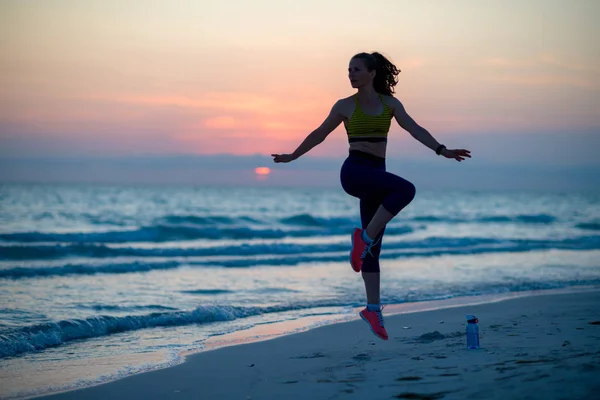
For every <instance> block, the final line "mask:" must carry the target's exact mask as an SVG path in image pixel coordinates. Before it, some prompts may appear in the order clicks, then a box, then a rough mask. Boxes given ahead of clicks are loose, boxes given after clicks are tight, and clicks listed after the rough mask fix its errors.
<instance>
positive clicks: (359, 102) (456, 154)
mask: <svg viewBox="0 0 600 400" xmlns="http://www.w3.org/2000/svg"><path fill="white" fill-rule="evenodd" d="M399 73H400V70H399V69H398V68H396V66H395V65H394V64H392V63H391V62H390V61H389V60H388V59H387V58H385V57H384V56H383V55H381V54H380V53H377V52H375V53H370V54H369V53H359V54H357V55H355V56H354V57H352V59H351V60H350V65H349V68H348V78H349V79H350V84H351V85H352V87H353V88H355V89H357V93H355V94H354V95H352V96H350V97H346V98H344V99H341V100H339V101H337V102H336V103H335V104H334V106H333V108H332V109H331V112H330V114H329V116H328V117H327V118H326V119H325V121H324V122H323V123H322V124H321V126H319V127H318V128H317V129H315V130H314V131H313V132H311V133H310V134H309V135H308V136H307V137H306V139H304V141H303V142H302V144H300V146H298V148H297V149H296V150H295V151H294V152H293V153H291V154H271V155H272V156H273V161H274V162H276V163H287V162H290V161H293V160H295V159H297V158H298V157H300V156H302V155H303V154H305V153H307V152H308V151H309V150H311V149H312V148H313V147H315V146H316V145H318V144H319V143H321V142H323V141H324V140H325V138H326V137H327V136H328V135H329V134H330V133H331V132H332V131H333V130H334V129H335V128H337V127H338V126H339V125H340V124H341V123H342V122H343V123H344V126H345V128H346V132H347V134H348V142H349V144H350V150H349V155H348V158H346V160H345V161H344V164H343V165H342V169H341V172H340V179H341V184H342V188H343V189H344V191H346V193H348V194H349V195H351V196H354V197H357V198H358V199H359V200H360V219H361V224H362V229H359V228H355V229H354V231H353V232H352V250H351V252H350V264H351V265H352V269H353V270H354V271H356V272H362V278H363V280H364V282H365V290H366V292H367V307H366V308H365V309H364V310H362V311H361V312H360V316H361V318H362V319H363V320H364V321H365V322H367V323H368V324H369V326H370V328H371V331H372V332H373V333H374V334H375V335H376V336H377V337H379V338H381V339H383V340H387V339H388V334H387V332H386V330H385V326H384V321H383V315H382V313H381V310H382V307H381V304H380V299H379V291H380V274H379V253H380V251H381V239H382V237H383V234H384V231H385V226H386V224H387V223H388V222H390V220H391V219H392V218H394V217H395V216H396V215H397V214H398V213H399V212H400V211H401V210H402V209H403V208H404V207H406V206H407V205H408V204H409V203H410V202H411V201H412V200H413V198H414V197H415V186H414V185H413V184H412V183H410V182H409V181H407V180H406V179H403V178H400V177H399V176H396V175H394V174H391V173H389V172H386V167H385V153H386V145H387V136H388V132H389V129H390V125H391V120H392V118H395V119H396V122H397V123H398V125H400V126H401V127H402V128H403V129H405V130H406V131H407V132H408V133H410V134H411V136H412V137H414V138H415V139H417V140H418V141H419V142H421V143H423V144H424V145H425V146H427V147H429V148H430V149H431V150H433V151H435V153H436V154H437V155H441V156H444V157H446V158H450V159H454V160H456V161H459V162H460V161H463V160H464V159H465V158H471V155H470V151H469V150H464V149H457V150H449V149H447V148H446V146H444V145H442V144H440V143H438V142H437V140H435V139H434V138H433V136H431V134H430V133H429V132H428V131H427V130H426V129H424V128H423V127H421V126H419V124H417V123H416V122H415V121H414V120H413V119H412V118H411V117H410V116H409V115H408V114H407V113H406V110H405V109H404V106H403V105H402V103H401V102H400V101H399V100H398V99H397V98H395V97H394V96H393V93H394V86H396V84H397V83H398V80H397V75H398V74H399Z"/></svg>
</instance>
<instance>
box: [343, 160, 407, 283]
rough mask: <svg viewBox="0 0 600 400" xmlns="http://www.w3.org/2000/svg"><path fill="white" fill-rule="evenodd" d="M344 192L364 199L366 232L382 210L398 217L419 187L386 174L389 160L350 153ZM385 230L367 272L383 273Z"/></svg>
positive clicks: (362, 212) (367, 260) (365, 264)
mask: <svg viewBox="0 0 600 400" xmlns="http://www.w3.org/2000/svg"><path fill="white" fill-rule="evenodd" d="M340 180H341V182H342V188H344V191H346V193H348V194H349V195H351V196H354V197H357V198H359V199H360V220H361V224H362V228H363V229H366V228H367V225H369V222H371V219H372V218H373V216H374V215H375V212H376V211H377V209H378V208H379V206H381V205H383V207H384V208H385V209H386V210H387V211H389V212H390V213H391V214H393V215H396V214H398V213H399V212H400V210H402V209H403V208H404V207H406V206H407V205H408V204H409V203H410V202H411V201H412V200H413V199H414V197H415V185H413V184H412V183H410V182H409V181H407V180H406V179H403V178H400V177H399V176H396V175H394V174H390V173H389V172H386V171H385V158H381V157H376V156H373V155H370V154H367V153H363V152H360V151H356V150H353V151H350V155H349V156H348V158H347V159H346V161H344V164H343V165H342V170H341V171H340ZM384 232H385V228H384V229H383V230H382V231H381V232H380V233H379V235H378V237H377V238H376V240H378V242H377V244H376V245H375V246H374V247H373V248H372V249H371V252H372V253H373V254H372V255H370V254H367V257H366V258H365V259H364V261H363V266H362V270H363V271H364V272H379V253H380V252H381V242H382V238H383V234H384Z"/></svg>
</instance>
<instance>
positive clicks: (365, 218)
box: [360, 199, 385, 305]
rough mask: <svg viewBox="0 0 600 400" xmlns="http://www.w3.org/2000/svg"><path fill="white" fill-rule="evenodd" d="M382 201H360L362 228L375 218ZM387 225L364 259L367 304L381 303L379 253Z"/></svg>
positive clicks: (363, 270)
mask: <svg viewBox="0 0 600 400" xmlns="http://www.w3.org/2000/svg"><path fill="white" fill-rule="evenodd" d="M380 204H381V202H380V201H377V200H373V199H370V200H366V199H363V200H361V201H360V219H361V224H362V228H363V229H365V228H366V227H367V226H368V225H369V223H370V222H371V221H372V220H373V217H374V216H375V214H376V213H377V211H378V209H379V208H380ZM384 233H385V227H384V228H383V229H382V230H381V231H380V232H379V234H378V235H377V236H378V237H377V238H376V240H377V243H376V244H375V245H374V246H373V247H372V248H371V252H370V253H368V254H367V256H366V257H365V259H364V260H363V265H362V278H363V281H364V282H365V291H366V292H367V304H372V305H375V304H380V296H379V293H380V283H379V282H380V269H379V253H380V252H381V241H382V239H383V234H384Z"/></svg>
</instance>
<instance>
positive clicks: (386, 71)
mask: <svg viewBox="0 0 600 400" xmlns="http://www.w3.org/2000/svg"><path fill="white" fill-rule="evenodd" d="M399 73H400V70H399V69H398V68H397V67H396V66H395V65H394V64H392V63H391V62H390V61H389V60H388V59H387V58H385V57H384V56H383V55H381V54H380V53H377V52H374V53H358V54H356V55H355V56H354V57H352V58H351V59H350V66H349V68H348V78H350V83H351V84H352V87H353V88H360V87H363V86H365V85H371V84H372V85H373V87H374V88H375V91H376V92H377V93H381V94H387V95H392V94H393V93H394V86H396V84H397V83H398V79H397V76H398V74H399Z"/></svg>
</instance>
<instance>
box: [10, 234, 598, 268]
mask: <svg viewBox="0 0 600 400" xmlns="http://www.w3.org/2000/svg"><path fill="white" fill-rule="evenodd" d="M11 247H14V248H13V249H12V252H13V253H17V252H18V251H26V252H29V251H30V250H31V248H34V249H35V248H37V250H36V251H38V254H43V253H44V251H45V250H44V246H10V247H8V248H11ZM46 247H48V249H47V250H48V251H50V252H57V251H62V252H63V253H64V254H63V255H64V256H65V257H67V256H69V255H74V254H75V255H78V256H90V255H91V254H94V255H96V256H97V257H99V258H100V257H106V258H111V257H122V256H135V257H162V258H178V259H177V260H171V261H166V262H151V261H150V260H147V261H144V260H141V261H140V260H138V261H136V262H131V263H117V264H111V263H105V264H98V263H97V262H96V263H92V264H67V265H64V266H52V267H44V266H35V267H12V268H5V269H0V278H6V279H23V278H31V277H44V276H45V277H53V276H64V275H74V274H75V275H92V274H97V273H109V274H122V273H136V272H148V271H153V270H166V269H174V268H178V267H181V266H202V267H228V268H248V267H257V266H292V265H298V264H301V263H315V262H320V263H323V262H343V261H347V258H348V244H347V243H333V244H322V245H320V244H307V245H302V244H291V243H279V244H256V245H249V244H245V245H242V246H220V247H213V248H190V249H178V248H168V249H145V248H144V249H138V248H111V247H107V246H103V245H97V246H96V245H94V246H91V245H83V246H82V245H74V246H70V245H67V246H46ZM5 249H6V247H5ZM384 249H385V251H383V252H382V253H381V258H382V259H400V258H411V257H437V256H443V255H475V254H484V253H511V252H527V251H541V250H551V249H558V250H599V249H600V236H598V235H596V236H583V237H575V238H570V239H566V240H527V239H512V240H505V239H492V238H477V237H474V238H447V237H432V238H428V239H424V240H418V241H400V242H391V243H384ZM3 253H5V254H8V253H9V252H6V251H3ZM13 255H15V254H13ZM16 256H17V257H20V255H19V254H16ZM108 261H109V260H108Z"/></svg>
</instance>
